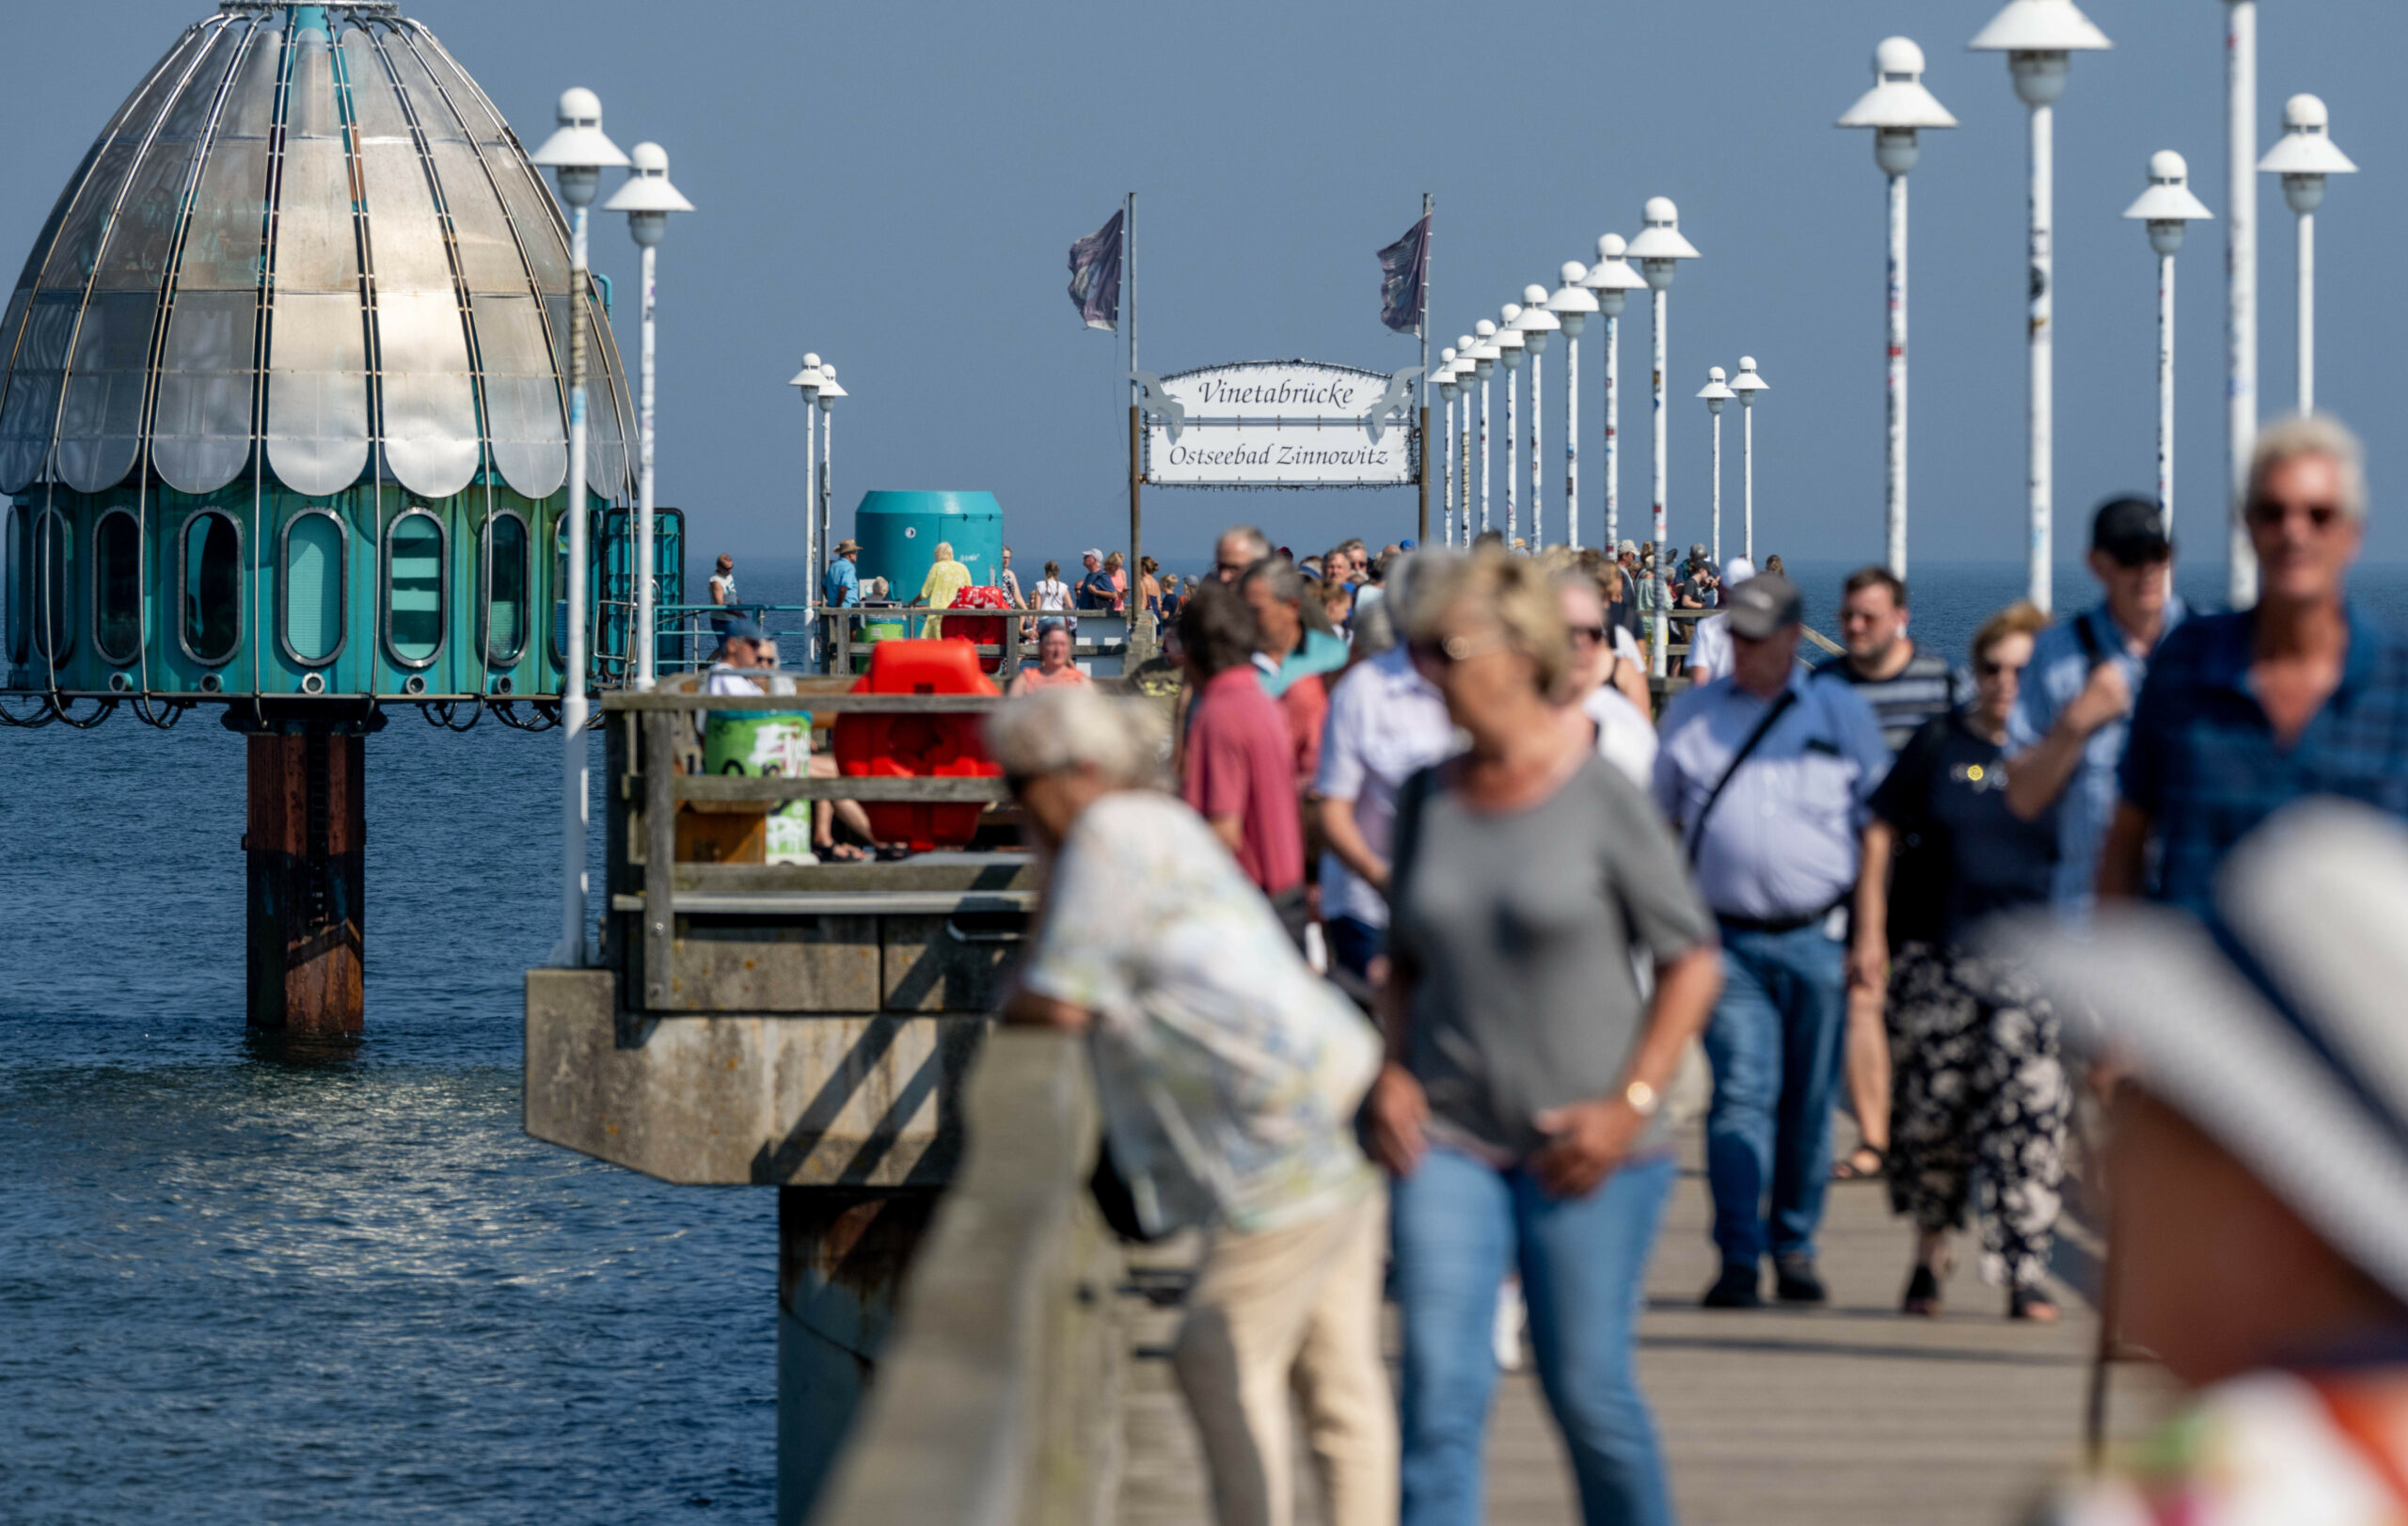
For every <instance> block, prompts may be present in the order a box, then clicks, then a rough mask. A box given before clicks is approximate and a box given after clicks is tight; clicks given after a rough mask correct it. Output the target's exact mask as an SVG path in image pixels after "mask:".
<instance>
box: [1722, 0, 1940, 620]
mask: <svg viewBox="0 0 2408 1526" xmlns="http://www.w3.org/2000/svg"><path fill="white" fill-rule="evenodd" d="M1923 71H1924V57H1923V49H1921V48H1919V47H1917V46H1915V44H1914V42H1913V41H1912V40H1910V39H1908V38H1903V37H1893V38H1884V39H1883V40H1881V45H1880V46H1879V47H1877V48H1875V49H1874V50H1873V88H1872V89H1870V90H1867V91H1866V92H1865V93H1864V94H1863V96H1862V97H1861V98H1860V99H1859V100H1858V101H1857V103H1856V104H1854V105H1852V106H1850V107H1848V109H1847V113H1846V115H1845V116H1843V117H1842V118H1840V119H1839V125H1840V126H1842V127H1869V128H1871V129H1872V130H1873V162H1874V163H1875V164H1877V165H1878V166H1880V167H1881V172H1882V174H1884V175H1885V176H1887V177H1888V178H1889V183H1890V279H1889V310H1890V323H1889V334H1888V343H1887V354H1888V357H1889V399H1890V407H1889V421H1888V422H1889V445H1888V453H1887V456H1886V458H1885V459H1886V463H1887V469H1886V472H1885V479H1886V484H1887V487H1888V492H1887V494H1886V496H1885V500H1884V502H1885V505H1886V510H1885V515H1884V519H1883V538H1884V545H1885V546H1886V547H1887V548H1888V562H1889V567H1890V571H1891V572H1892V573H1893V575H1895V576H1897V577H1900V578H1903V577H1905V576H1906V575H1907V171H1909V170H1910V169H1912V168H1914V167H1915V161H1916V159H1918V158H1919V157H1921V155H1922V153H1923V144H1922V140H1921V139H1920V137H1919V136H1918V135H1919V134H1920V133H1922V132H1923V131H1924V130H1925V128H1941V127H1954V126H1956V125H1957V119H1956V118H1954V117H1952V116H1950V115H1949V114H1948V108H1947V107H1945V106H1943V105H1941V103H1940V102H1939V100H1938V99H1937V98H1936V97H1934V96H1933V95H1932V93H1931V91H1930V90H1928V89H1926V88H1925V87H1924V83H1923ZM1744 373H1745V368H1742V374H1744ZM1734 385H1736V384H1734ZM1742 453H1745V450H1744V447H1743V451H1742ZM1750 518H1751V522H1752V519H1753V516H1752V515H1751V516H1750ZM1748 554H1749V555H1750V556H1751V557H1752V556H1754V555H1755V549H1754V546H1753V541H1752V537H1751V542H1750V546H1749V550H1748Z"/></svg>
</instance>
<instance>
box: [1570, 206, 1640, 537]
mask: <svg viewBox="0 0 2408 1526" xmlns="http://www.w3.org/2000/svg"><path fill="white" fill-rule="evenodd" d="M1626 247H1627V246H1626V245H1624V243H1623V238H1622V235H1621V234H1620V233H1608V234H1606V235H1605V236H1604V237H1603V238H1600V239H1598V240H1597V262H1596V263H1595V264H1593V265H1591V266H1590V267H1589V273H1588V274H1587V275H1585V276H1583V277H1581V278H1580V285H1581V288H1582V289H1583V290H1585V291H1590V292H1594V293H1595V294H1596V295H1597V311H1598V312H1599V313H1600V314H1602V315H1603V316H1604V318H1605V320H1606V549H1607V550H1608V552H1611V551H1614V550H1617V549H1619V548H1620V546H1621V542H1622V310H1623V304H1624V302H1625V301H1627V300H1628V299H1629V296H1630V294H1631V293H1633V292H1639V291H1644V290H1646V287H1647V282H1646V280H1645V278H1642V277H1641V276H1640V274H1639V272H1638V271H1636V270H1633V269H1631V268H1630V262H1629V261H1627V260H1625V259H1624V258H1623V253H1624V249H1625V248H1626Z"/></svg>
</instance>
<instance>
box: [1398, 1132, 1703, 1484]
mask: <svg viewBox="0 0 2408 1526" xmlns="http://www.w3.org/2000/svg"><path fill="white" fill-rule="evenodd" d="M1673 1175H1674V1172H1673V1166H1672V1161H1671V1157H1669V1156H1664V1155H1656V1156H1651V1157H1648V1158H1646V1159H1642V1160H1639V1161H1634V1162H1633V1163H1631V1164H1630V1165H1627V1166H1624V1168H1622V1169H1621V1170H1618V1171H1616V1172H1615V1173H1614V1174H1613V1175H1611V1176H1609V1177H1608V1178H1607V1179H1606V1180H1605V1182H1604V1183H1603V1184H1601V1185H1600V1186H1598V1188H1597V1189H1596V1190H1595V1191H1594V1192H1592V1193H1591V1194H1589V1196H1587V1197H1585V1198H1576V1199H1570V1200H1558V1199H1554V1198H1550V1197H1548V1196H1547V1195H1546V1193H1545V1190H1544V1189H1543V1188H1541V1187H1540V1185H1539V1183H1538V1179H1537V1178H1536V1177H1534V1176H1532V1175H1531V1174H1530V1173H1529V1172H1528V1171H1526V1170H1522V1169H1518V1168H1516V1169H1511V1170H1499V1169H1497V1168H1496V1167H1494V1166H1490V1165H1488V1164H1486V1163H1485V1162H1483V1161H1479V1160H1475V1159H1473V1158H1472V1157H1471V1156H1469V1155H1466V1154H1464V1153H1462V1152H1459V1151H1454V1150H1449V1149H1446V1148H1444V1147H1434V1148H1433V1149H1432V1150H1431V1151H1430V1152H1429V1153H1428V1154H1427V1155H1425V1156H1424V1157H1422V1161H1421V1164H1420V1165H1419V1166H1418V1167H1417V1168H1415V1169H1414V1172H1413V1174H1412V1175H1411V1176H1408V1177H1406V1178H1404V1179H1403V1180H1402V1181H1400V1182H1398V1183H1397V1184H1396V1185H1395V1188H1394V1190H1393V1193H1392V1195H1391V1197H1390V1200H1389V1213H1390V1215H1391V1216H1392V1217H1393V1220H1394V1223H1395V1230H1396V1266H1395V1279H1396V1300H1397V1308H1398V1311H1399V1312H1400V1314H1401V1315H1402V1321H1403V1326H1404V1393H1403V1442H1404V1467H1403V1485H1404V1526H1475V1523H1477V1522H1480V1521H1481V1520H1484V1519H1485V1518H1486V1516H1487V1499H1486V1493H1487V1486H1486V1482H1485V1477H1484V1472H1483V1469H1482V1466H1481V1464H1482V1460H1483V1459H1482V1441H1483V1439H1484V1435H1485V1433H1486V1431H1487V1428H1488V1405H1489V1398H1490V1396H1491V1394H1492V1393H1493V1392H1494V1391H1495V1390H1496V1387H1497V1356H1496V1348H1495V1345H1494V1343H1493V1326H1494V1322H1495V1320H1496V1317H1497V1284H1498V1283H1499V1282H1500V1281H1501V1280H1503V1278H1504V1276H1505V1274H1506V1272H1507V1271H1508V1270H1511V1269H1515V1268H1518V1269H1519V1270H1520V1272H1521V1274H1522V1296H1523V1297H1524V1298H1525V1299H1526V1300H1527V1301H1528V1303H1529V1311H1530V1346H1531V1349H1532V1351H1533V1352H1534V1353H1535V1354H1536V1356H1537V1358H1538V1369H1539V1382H1540V1384H1541V1386H1542V1387H1543V1388H1544V1389H1545V1391H1546V1400H1547V1407H1548V1408H1549V1409H1551V1410H1553V1411H1554V1412H1555V1420H1556V1423H1557V1424H1558V1425H1560V1426H1561V1427H1562V1429H1563V1439H1564V1445H1565V1448H1566V1450H1567V1451H1569V1452H1570V1454H1571V1456H1572V1472H1573V1477H1574V1480H1575V1481H1576V1483H1577V1484H1578V1486H1579V1489H1580V1518H1581V1519H1582V1521H1583V1522H1584V1523H1586V1526H1669V1523H1670V1522H1671V1518H1672V1503H1671V1491H1670V1489H1668V1488H1667V1487H1666V1485H1665V1480H1664V1464H1663V1458H1662V1456H1661V1455H1660V1454H1658V1453H1657V1451H1656V1423H1655V1421H1654V1420H1653V1419H1652V1418H1651V1417H1650V1416H1649V1414H1648V1411H1647V1400H1646V1398H1645V1397H1644V1396H1643V1395H1642V1394H1641V1393H1640V1391H1639V1381H1638V1375H1637V1374H1636V1373H1635V1372H1633V1370H1632V1367H1631V1337H1632V1327H1634V1325H1635V1324H1636V1323H1637V1321H1638V1317H1639V1310H1640V1299H1641V1297H1642V1295H1643V1292H1644V1287H1645V1276H1646V1271H1647V1256H1648V1252H1649V1251H1650V1250H1651V1249H1652V1248H1654V1246H1655V1243H1656V1225H1657V1224H1658V1222H1659V1221H1660V1220H1661V1219H1662V1217H1663V1213H1664V1202H1665V1200H1666V1199H1667V1198H1669V1197H1671V1191H1672V1181H1673Z"/></svg>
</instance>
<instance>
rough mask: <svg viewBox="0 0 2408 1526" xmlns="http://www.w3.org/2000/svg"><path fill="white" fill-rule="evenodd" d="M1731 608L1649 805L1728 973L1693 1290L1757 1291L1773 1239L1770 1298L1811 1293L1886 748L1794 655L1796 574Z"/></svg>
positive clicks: (1711, 1044)
mask: <svg viewBox="0 0 2408 1526" xmlns="http://www.w3.org/2000/svg"><path fill="white" fill-rule="evenodd" d="M1728 608H1729V614H1730V619H1729V628H1730V631H1731V646H1732V672H1731V674H1730V676H1728V677H1723V678H1717V679H1715V680H1714V681H1712V682H1710V683H1706V684H1703V685H1700V686H1698V687H1696V688H1692V689H1690V690H1687V691H1685V692H1684V693H1682V694H1681V695H1680V696H1679V697H1677V698H1676V699H1674V700H1673V701H1672V704H1671V707H1670V708H1668V709H1667V710H1666V711H1665V713H1664V724H1663V727H1662V732H1661V739H1660V742H1659V745H1658V747H1657V751H1656V803H1657V804H1658V805H1660V806H1661V807H1662V808H1663V811H1664V814H1665V815H1666V816H1667V817H1668V818H1670V819H1671V821H1672V823H1673V825H1674V827H1675V828H1676V829H1677V830H1678V831H1679V833H1680V836H1681V842H1682V846H1683V847H1684V848H1686V849H1687V853H1688V860H1689V864H1690V866H1691V867H1692V869H1693V870H1694V872H1695V873H1696V876H1697V883H1698V888H1699V890H1700V891H1702V892H1703V894H1704V896H1705V899H1706V903H1707V904H1708V905H1709V906H1711V907H1713V908H1714V914H1715V919H1716V920H1717V922H1719V924H1720V927H1721V933H1722V950H1723V958H1724V961H1725V964H1726V967H1727V971H1728V974H1727V978H1726V981H1725V984H1724V986H1723V989H1722V996H1721V999H1720V1000H1719V1002H1718V1003H1717V1004H1716V1006H1715V1009H1714V1016H1713V1017H1712V1018H1711V1019H1710V1020H1708V1022H1707V1025H1706V1030H1705V1054H1706V1058H1707V1060H1708V1061H1709V1062H1710V1063H1711V1064H1712V1065H1713V1067H1714V1102H1713V1105H1712V1106H1711V1107H1710V1109H1709V1110H1708V1112H1707V1114H1706V1123H1705V1139H1706V1146H1705V1160H1706V1180H1707V1183H1708V1184H1709V1186H1710V1187H1711V1188H1712V1190H1713V1195H1714V1242H1715V1245H1716V1247H1717V1248H1719V1250H1720V1252H1721V1257H1722V1271H1721V1274H1720V1275H1719V1277H1718V1278H1717V1279H1716V1280H1715V1282H1714V1285H1713V1286H1712V1287H1711V1288H1709V1289H1707V1291H1706V1295H1705V1305H1706V1307H1707V1308H1709V1309H1747V1308H1753V1307H1755V1306H1757V1305H1758V1304H1761V1303H1762V1302H1763V1301H1764V1293H1763V1276H1764V1259H1765V1256H1766V1252H1767V1251H1769V1252H1770V1254H1771V1256H1772V1258H1773V1264H1774V1268H1775V1270H1776V1272H1777V1274H1778V1277H1777V1280H1776V1284H1775V1293H1776V1296H1778V1297H1780V1298H1781V1299H1782V1301H1783V1302H1785V1303H1804V1304H1814V1303H1822V1302H1824V1301H1825V1299H1826V1298H1827V1296H1828V1295H1827V1293H1826V1292H1825V1290H1824V1287H1823V1282H1822V1279H1821V1277H1820V1276H1819V1275H1818V1274H1817V1272H1816V1270H1815V1262H1814V1233H1815V1231H1816V1229H1817V1228H1818V1227H1819V1226H1820V1224H1821V1221H1822V1216H1823V1194H1824V1190H1825V1188H1826V1187H1827V1186H1828V1184H1829V1181H1830V1137H1831V1131H1830V1110H1831V1097H1832V1092H1833V1090H1834V1089H1835V1088H1836V1086H1837V1083H1838V1079H1839V1062H1840V1039H1841V1034H1842V1032H1843V1031H1844V1029H1845V1026H1846V1009H1847V1003H1846V986H1847V950H1846V944H1845V943H1844V942H1843V936H1842V935H1843V933H1844V932H1845V930H1846V906H1847V904H1848V900H1849V898H1850V897H1851V896H1853V895H1855V894H1856V893H1857V888H1858V883H1859V881H1860V878H1861V870H1862V867H1863V863H1864V832H1865V828H1866V827H1867V825H1868V824H1869V823H1870V820H1871V812H1870V811H1869V809H1868V803H1869V802H1870V801H1871V799H1872V797H1873V791H1874V789H1875V788H1876V787H1878V786H1879V784H1880V783H1881V780H1882V778H1883V777H1884V776H1885V775H1886V774H1887V773H1888V772H1889V771H1890V750H1889V748H1888V747H1886V746H1884V745H1883V744H1882V740H1881V727H1880V725H1879V723H1877V722H1876V721H1875V720H1874V718H1873V711H1872V709H1871V707H1868V706H1867V705H1866V704H1865V703H1864V701H1863V700H1862V699H1861V698H1859V697H1858V695H1857V693H1856V691H1854V690H1853V689H1851V688H1850V687H1849V686H1848V685H1847V684H1846V683H1843V682H1840V681H1838V680H1836V679H1830V678H1818V677H1815V676H1814V675H1813V674H1812V673H1810V672H1809V671H1808V670H1807V669H1805V668H1804V667H1802V666H1800V665H1799V663H1798V640H1799V638H1800V636H1801V634H1802V628H1801V627H1800V624H1799V622H1800V621H1801V620H1802V619H1803V618H1804V614H1805V602H1804V600H1803V599H1801V598H1800V597H1799V596H1798V587H1797V585H1796V584H1795V583H1792V582H1791V581H1790V580H1788V579H1786V578H1783V577H1782V576H1780V575H1779V574H1777V573H1765V574H1761V575H1759V576H1757V577H1754V578H1751V579H1749V580H1747V581H1746V582H1744V583H1741V584H1740V585H1739V586H1738V587H1736V588H1735V589H1733V590H1731V593H1730V596H1729V606H1728ZM1767 1204H1769V1212H1767Z"/></svg>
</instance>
